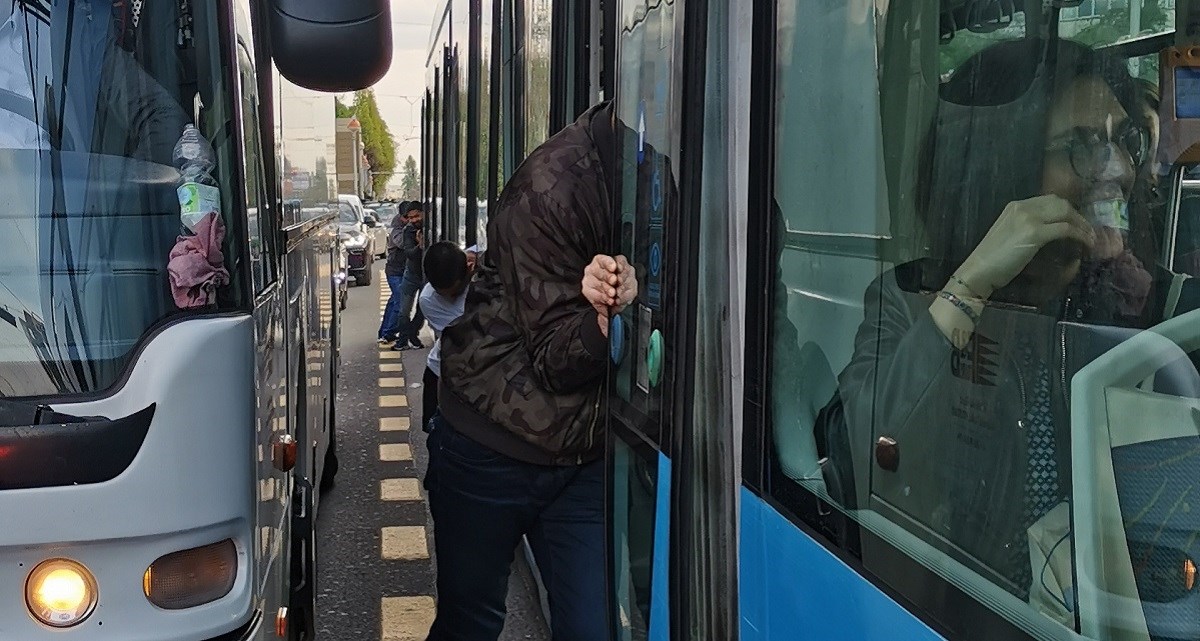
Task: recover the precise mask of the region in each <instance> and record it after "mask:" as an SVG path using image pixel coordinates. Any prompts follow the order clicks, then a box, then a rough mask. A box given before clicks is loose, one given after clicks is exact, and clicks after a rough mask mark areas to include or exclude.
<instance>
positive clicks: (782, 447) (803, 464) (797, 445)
mask: <svg viewBox="0 0 1200 641" xmlns="http://www.w3.org/2000/svg"><path fill="white" fill-rule="evenodd" d="M797 361H798V362H796V363H795V364H794V367H795V370H796V371H798V372H802V373H803V376H804V378H803V380H802V381H801V382H800V386H799V387H800V395H799V398H795V399H792V398H777V401H776V405H777V406H776V408H775V421H774V423H773V428H774V436H775V452H776V454H777V455H778V456H779V466H780V468H781V469H782V470H783V473H784V474H786V475H787V476H788V478H791V479H793V480H795V481H798V482H803V483H805V484H813V485H820V484H821V483H822V481H821V463H820V458H821V456H820V454H819V453H818V449H817V432H816V427H817V416H818V415H819V413H820V411H821V408H823V407H824V406H825V404H826V403H828V402H829V399H830V398H831V397H832V396H833V394H834V392H835V391H836V390H837V379H836V378H834V375H833V368H831V367H830V366H829V359H827V358H826V357H825V352H823V351H821V348H820V347H819V346H817V344H816V343H814V342H812V341H809V342H807V343H804V345H803V346H802V347H801V348H800V351H799V354H798V356H797Z"/></svg>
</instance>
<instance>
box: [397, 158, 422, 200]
mask: <svg viewBox="0 0 1200 641" xmlns="http://www.w3.org/2000/svg"><path fill="white" fill-rule="evenodd" d="M400 190H401V191H403V192H404V193H403V196H402V197H403V198H404V200H416V199H418V198H420V197H421V172H420V170H418V169H417V161H416V159H414V158H413V157H412V156H409V157H408V158H407V159H405V161H404V175H403V177H402V178H401V179H400Z"/></svg>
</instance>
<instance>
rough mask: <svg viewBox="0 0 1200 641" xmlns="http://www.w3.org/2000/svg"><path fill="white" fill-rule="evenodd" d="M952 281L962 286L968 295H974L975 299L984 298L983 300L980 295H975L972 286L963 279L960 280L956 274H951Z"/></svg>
mask: <svg viewBox="0 0 1200 641" xmlns="http://www.w3.org/2000/svg"><path fill="white" fill-rule="evenodd" d="M950 280H952V281H954V282H956V283H958V284H959V285H962V288H963V289H965V290H967V293H968V294H970V295H972V296H974V297H975V298H979V299H982V298H983V296H980V295H979V294H976V293H975V290H974V289H972V288H971V286H970V285H968V284H967V283H966V281H964V280H963V279H961V278H959V277H958V276H956V275H955V274H950Z"/></svg>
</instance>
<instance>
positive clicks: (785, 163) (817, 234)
mask: <svg viewBox="0 0 1200 641" xmlns="http://www.w3.org/2000/svg"><path fill="white" fill-rule="evenodd" d="M967 4H968V5H969V4H970V3H967ZM1117 4H1118V3H1117V2H1111V3H1110V2H1107V0H1105V1H1100V0H1097V2H1095V3H1090V4H1087V5H1086V8H1085V7H1084V6H1080V7H1079V8H1077V9H1071V10H1069V12H1065V13H1063V15H1062V16H1061V17H1062V19H1063V26H1062V30H1061V32H1060V34H1059V35H1060V36H1062V37H1061V38H1053V39H1050V40H1046V39H1041V38H1036V37H1026V34H1025V25H1026V17H1025V16H1024V15H1022V14H1016V15H1010V16H1008V20H1007V22H1004V23H1003V24H998V25H995V26H997V27H998V28H996V29H990V30H981V31H984V32H985V33H977V32H976V30H971V29H968V27H969V26H970V25H969V24H968V23H967V22H961V21H960V22H954V21H953V20H951V21H950V22H949V23H948V22H947V15H949V14H943V15H942V21H941V27H942V30H943V33H942V36H941V38H940V40H939V43H938V44H937V45H936V46H933V44H934V43H931V42H929V41H928V38H929V36H928V33H932V32H933V30H928V31H925V32H923V31H921V30H920V29H911V28H908V27H904V26H899V27H897V26H894V25H905V24H907V23H906V20H909V21H913V22H920V21H921V20H927V17H924V15H923V14H922V12H921V11H920V10H919V8H914V7H894V8H893V9H891V11H890V14H891V15H889V16H888V24H889V25H893V27H892V30H891V31H889V32H888V33H887V34H885V36H884V38H883V40H884V42H885V45H884V47H883V49H882V53H881V54H880V58H881V60H880V63H879V64H880V65H881V66H882V72H881V73H878V72H877V70H876V68H875V61H874V57H873V55H874V54H873V52H874V47H875V46H876V37H875V35H874V34H873V33H871V32H870V30H867V29H862V28H861V27H859V26H857V25H858V23H856V22H855V21H854V20H852V19H850V18H851V16H853V15H858V11H859V10H863V11H864V13H863V15H869V7H867V6H866V5H865V4H863V5H861V6H860V5H859V3H855V2H849V3H847V4H846V6H845V8H844V11H845V13H842V14H839V13H837V12H834V14H821V15H811V14H813V13H814V12H812V11H811V10H807V11H808V13H806V8H805V6H804V5H803V4H802V3H799V2H784V3H781V6H780V7H779V13H778V19H777V23H778V25H779V27H778V28H779V32H778V34H777V37H778V40H777V53H778V56H779V66H778V68H777V70H776V96H777V102H778V104H777V109H776V113H777V122H776V131H775V134H776V141H775V142H776V149H777V155H776V176H775V184H776V192H775V196H776V203H777V208H778V209H777V211H776V212H775V215H776V235H777V237H778V238H779V243H778V245H779V246H780V247H781V251H780V254H779V256H778V263H777V273H776V274H777V282H776V287H775V294H774V299H775V301H774V311H775V322H774V350H773V353H772V364H771V368H772V374H771V377H772V389H771V395H772V402H771V408H770V409H771V414H772V419H771V421H772V429H771V440H772V446H773V447H772V458H771V468H770V469H771V483H770V491H771V492H772V493H773V494H774V495H775V496H776V498H778V499H779V500H780V501H781V502H783V503H784V504H785V505H788V506H789V508H791V509H793V510H794V511H796V513H797V514H798V515H800V516H801V517H802V518H805V519H806V520H809V521H810V522H812V524H813V525H815V526H817V528H818V531H821V532H822V533H824V534H826V535H827V536H828V537H829V538H830V539H831V540H832V541H833V542H834V543H835V544H836V545H841V546H845V547H847V548H848V549H850V550H851V551H852V552H855V553H858V554H861V552H858V551H857V550H858V548H857V545H858V542H857V541H853V540H851V539H852V538H853V537H854V536H855V533H856V532H857V531H858V530H857V529H855V528H854V527H851V526H850V525H849V523H851V522H857V523H858V524H859V525H862V526H865V527H866V528H867V529H868V531H869V532H871V535H872V536H876V537H879V538H880V539H882V540H884V541H886V542H887V543H888V544H889V545H890V546H891V547H890V548H889V549H890V550H892V554H904V555H906V556H908V557H911V558H913V559H915V560H917V561H918V562H920V563H922V564H924V565H925V566H926V567H928V568H929V569H930V570H931V571H932V572H933V573H934V575H936V576H938V577H940V578H941V579H942V580H945V581H948V582H949V583H951V584H952V585H954V586H956V587H957V588H959V589H960V590H962V591H963V592H964V593H965V594H968V595H972V596H971V597H970V598H974V599H978V600H979V601H980V602H982V603H983V604H984V605H986V606H988V607H990V608H992V609H993V610H994V611H995V612H997V613H998V614H999V615H1000V616H1004V617H1006V618H1009V619H1010V620H1011V621H1012V622H1013V623H1014V624H1016V625H1018V626H1019V627H1021V628H1023V629H1025V630H1026V631H1027V632H1028V633H1029V634H1030V635H1031V636H1032V637H1036V638H1052V637H1056V636H1060V632H1061V631H1062V630H1063V629H1071V630H1074V631H1076V632H1079V633H1081V634H1083V635H1084V636H1085V637H1087V638H1095V639H1118V638H1149V639H1163V640H1166V639H1196V638H1200V623H1197V621H1200V617H1197V616H1196V615H1197V614H1198V613H1200V592H1198V591H1197V590H1196V588H1195V582H1196V581H1195V573H1196V571H1195V564H1196V561H1195V559H1197V557H1200V516H1198V515H1200V512H1197V511H1196V509H1195V506H1194V505H1192V504H1193V503H1194V502H1195V501H1196V500H1197V498H1196V496H1194V494H1195V493H1196V491H1197V490H1200V488H1197V487H1196V479H1197V478H1198V473H1200V438H1197V435H1196V428H1195V425H1196V419H1195V418H1194V417H1195V416H1200V374H1198V373H1197V369H1196V365H1195V363H1194V361H1195V359H1194V354H1193V353H1192V352H1194V351H1195V350H1197V349H1198V348H1200V331H1198V330H1200V312H1196V311H1195V310H1197V309H1198V308H1200V289H1197V285H1196V284H1195V283H1194V282H1193V281H1192V280H1190V279H1187V278H1185V277H1184V276H1185V275H1186V274H1195V273H1197V272H1200V269H1198V268H1200V262H1198V259H1197V258H1196V257H1197V256H1200V238H1197V236H1196V234H1197V233H1200V231H1197V222H1196V219H1197V214H1200V187H1197V185H1200V181H1197V180H1196V178H1198V177H1200V174H1198V173H1197V170H1196V168H1195V166H1194V164H1193V163H1194V161H1191V160H1190V159H1189V158H1188V157H1187V155H1186V154H1181V153H1178V152H1177V151H1171V152H1170V153H1167V152H1168V151H1170V150H1180V149H1185V148H1187V147H1189V146H1190V143H1192V142H1195V139H1190V140H1189V139H1188V138H1187V136H1188V135H1192V134H1190V132H1192V131H1193V130H1191V129H1188V128H1187V127H1186V126H1184V125H1179V124H1176V123H1177V121H1176V120H1175V119H1174V118H1170V119H1165V118H1160V116H1159V114H1160V112H1162V113H1168V112H1167V109H1168V108H1172V109H1174V102H1173V98H1172V99H1171V100H1166V99H1163V97H1162V96H1161V95H1160V90H1159V87H1160V84H1161V83H1160V82H1159V76H1160V75H1163V76H1166V75H1167V74H1169V73H1172V72H1171V70H1170V69H1163V70H1160V69H1159V64H1158V56H1157V52H1156V53H1155V54H1152V55H1141V56H1140V57H1137V56H1136V55H1135V54H1139V53H1140V54H1145V49H1142V50H1141V51H1140V52H1139V51H1136V50H1135V49H1122V48H1121V47H1120V46H1118V47H1110V46H1109V45H1113V44H1114V43H1117V44H1118V45H1119V44H1120V43H1123V42H1126V41H1128V40H1129V39H1130V38H1141V37H1148V36H1153V35H1154V34H1155V33H1159V32H1162V31H1163V30H1165V29H1168V28H1169V26H1170V24H1172V21H1173V7H1170V8H1168V7H1164V6H1159V5H1156V4H1153V3H1151V4H1147V5H1144V6H1143V9H1142V11H1141V14H1140V17H1141V18H1143V19H1144V20H1145V22H1143V24H1142V27H1141V28H1140V30H1139V29H1138V28H1136V25H1135V28H1134V30H1133V31H1132V32H1129V31H1125V32H1119V31H1113V29H1112V28H1110V27H1111V23H1112V21H1111V20H1109V21H1105V20H1103V19H1101V18H1099V17H1098V16H1104V15H1108V14H1106V12H1110V11H1112V12H1115V11H1120V12H1123V13H1124V15H1125V16H1126V19H1128V5H1125V4H1122V5H1121V6H1120V7H1117V6H1116V5H1117ZM1085 9H1086V10H1085ZM1055 11H1057V10H1055ZM964 15H966V14H964ZM1038 18H1039V19H1042V18H1045V16H1039V17H1038ZM948 24H949V25H950V26H949V27H948V26H947V25H948ZM956 25H957V27H956ZM1125 25H1126V26H1128V22H1126V23H1125ZM910 26H911V25H910ZM1105 29H1107V31H1106V30H1105ZM947 30H949V34H947V33H945V32H946V31H947ZM923 33H924V34H925V35H922V34H923ZM947 35H949V36H950V37H947ZM1166 44H1168V43H1167V42H1166V41H1163V46H1166ZM1168 98H1171V96H1168ZM1164 105H1165V106H1164ZM1170 113H1171V114H1174V113H1175V111H1171V112H1170ZM1168 143H1170V144H1168ZM1164 150H1166V151H1164ZM1174 187H1178V188H1179V189H1180V192H1179V193H1181V197H1180V198H1178V199H1177V202H1176V201H1173V200H1172V199H1171V198H1169V197H1167V196H1166V195H1165V194H1167V193H1168V192H1170V190H1171V189H1172V188H1174ZM1151 329H1152V330H1153V331H1147V330H1151ZM1151 424H1152V425H1153V427H1151ZM804 496H809V497H815V498H816V499H818V500H820V501H821V502H823V503H824V504H826V505H829V506H833V507H836V508H839V510H840V511H839V512H838V513H837V515H834V516H830V514H829V513H828V512H827V511H824V510H823V509H816V510H813V509H811V507H809V506H810V505H811V501H809V500H807V499H805V498H804ZM847 518H848V519H849V520H846V519H847ZM862 560H863V562H864V565H866V567H867V569H868V570H869V571H871V572H873V573H875V574H877V575H878V576H880V577H883V578H884V580H885V581H889V582H891V581H892V580H893V578H894V570H893V569H892V567H893V566H895V565H896V564H895V562H894V560H892V559H889V557H888V556H887V555H886V554H883V555H875V556H872V557H869V558H863V559H862ZM893 587H895V588H897V589H900V590H901V591H902V592H904V595H905V596H906V597H908V598H909V599H912V600H913V601H914V602H916V603H918V604H919V606H920V607H922V608H924V609H927V610H931V611H932V613H933V615H934V616H935V617H937V618H939V619H940V618H942V612H944V609H946V608H950V607H951V605H950V601H949V598H950V597H949V596H948V593H947V592H945V591H943V590H941V589H934V588H933V587H932V586H925V587H924V588H921V589H918V588H916V587H914V584H913V583H912V582H908V583H906V584H904V585H900V584H896V585H893ZM939 595H941V596H939ZM1056 630H1057V631H1056ZM1130 635H1132V636H1130Z"/></svg>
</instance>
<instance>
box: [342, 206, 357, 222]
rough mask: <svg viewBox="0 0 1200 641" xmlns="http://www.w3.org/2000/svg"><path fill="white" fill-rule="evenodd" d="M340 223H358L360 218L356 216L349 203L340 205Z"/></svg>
mask: <svg viewBox="0 0 1200 641" xmlns="http://www.w3.org/2000/svg"><path fill="white" fill-rule="evenodd" d="M338 221H340V222H343V223H357V222H358V216H355V215H354V208H353V207H351V206H350V204H349V203H339V204H338Z"/></svg>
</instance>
